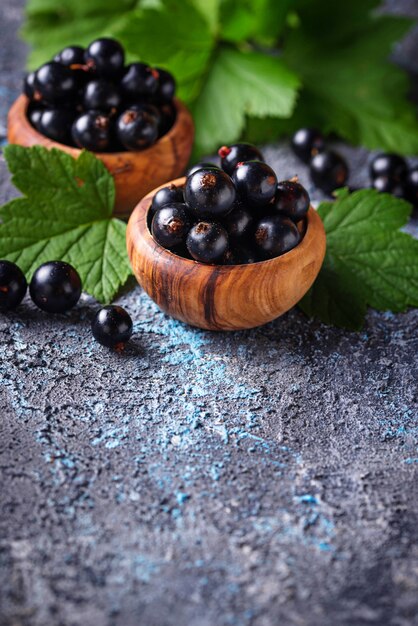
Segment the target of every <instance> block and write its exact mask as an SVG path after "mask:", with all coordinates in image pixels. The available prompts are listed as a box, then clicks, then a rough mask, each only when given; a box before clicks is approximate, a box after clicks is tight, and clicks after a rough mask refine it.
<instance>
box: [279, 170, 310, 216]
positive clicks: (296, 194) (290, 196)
mask: <svg viewBox="0 0 418 626" xmlns="http://www.w3.org/2000/svg"><path fill="white" fill-rule="evenodd" d="M310 202H311V201H310V198H309V194H308V192H307V191H306V189H305V187H303V186H302V185H300V184H299V183H297V182H293V181H291V180H284V181H282V182H279V183H277V189H276V194H275V196H274V200H273V203H272V209H273V208H274V210H275V211H277V212H278V213H280V214H282V215H285V216H287V217H291V218H292V220H294V221H295V222H297V221H299V220H301V219H303V218H304V217H305V215H306V214H307V212H308V209H309V205H310Z"/></svg>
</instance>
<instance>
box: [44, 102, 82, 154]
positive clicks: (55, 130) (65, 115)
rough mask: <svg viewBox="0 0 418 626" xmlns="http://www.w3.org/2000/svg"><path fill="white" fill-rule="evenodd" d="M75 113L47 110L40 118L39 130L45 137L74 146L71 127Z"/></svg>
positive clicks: (65, 110)
mask: <svg viewBox="0 0 418 626" xmlns="http://www.w3.org/2000/svg"><path fill="white" fill-rule="evenodd" d="M74 117H75V115H74V113H73V112H72V111H70V110H69V109H46V110H45V111H43V113H42V114H41V116H40V119H39V122H38V127H37V128H38V130H39V132H40V133H42V135H45V137H49V139H52V140H53V141H58V142H59V143H63V144H67V145H68V144H72V135H71V127H72V124H73V122H74Z"/></svg>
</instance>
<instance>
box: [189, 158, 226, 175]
mask: <svg viewBox="0 0 418 626" xmlns="http://www.w3.org/2000/svg"><path fill="white" fill-rule="evenodd" d="M208 167H209V168H211V169H212V168H213V167H215V168H217V169H220V168H219V167H218V166H217V165H215V163H209V161H201V162H200V163H196V164H195V165H192V167H190V168H189V169H188V170H187V176H191V175H192V174H194V173H195V172H197V171H199V170H205V169H207V168H208Z"/></svg>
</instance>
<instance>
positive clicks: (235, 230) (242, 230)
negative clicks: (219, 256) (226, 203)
mask: <svg viewBox="0 0 418 626" xmlns="http://www.w3.org/2000/svg"><path fill="white" fill-rule="evenodd" d="M223 224H224V226H225V228H226V231H227V233H228V237H229V239H230V240H231V241H233V242H234V243H235V242H244V241H245V240H246V239H247V238H248V237H249V236H250V235H251V234H252V232H253V224H254V218H253V215H252V213H251V211H250V210H249V209H247V208H246V207H244V206H237V207H236V208H234V209H232V211H231V212H230V213H228V215H227V216H226V217H225V218H224V220H223Z"/></svg>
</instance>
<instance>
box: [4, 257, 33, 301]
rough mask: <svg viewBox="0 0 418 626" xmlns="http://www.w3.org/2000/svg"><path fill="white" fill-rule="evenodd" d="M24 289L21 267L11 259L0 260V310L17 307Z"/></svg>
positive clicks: (24, 283) (24, 279) (22, 296)
mask: <svg viewBox="0 0 418 626" xmlns="http://www.w3.org/2000/svg"><path fill="white" fill-rule="evenodd" d="M26 289H27V283H26V278H25V275H24V274H23V272H22V271H21V269H20V268H19V267H18V266H17V265H16V264H15V263H12V262H11V261H5V260H3V261H0V310H3V311H4V310H8V309H14V308H15V307H17V305H18V304H20V303H21V302H22V300H23V298H24V296H25V293H26Z"/></svg>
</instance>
